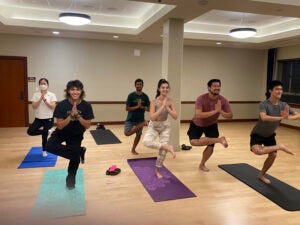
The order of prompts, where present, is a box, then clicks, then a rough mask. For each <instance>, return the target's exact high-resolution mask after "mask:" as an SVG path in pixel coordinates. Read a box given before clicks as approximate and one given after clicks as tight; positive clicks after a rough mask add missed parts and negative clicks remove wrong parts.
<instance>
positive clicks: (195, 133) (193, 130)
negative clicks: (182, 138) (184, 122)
mask: <svg viewBox="0 0 300 225" xmlns="http://www.w3.org/2000/svg"><path fill="white" fill-rule="evenodd" d="M203 133H204V134H205V137H209V138H218V137H219V129H218V124H217V123H215V124H213V125H211V126H208V127H200V126H197V125H196V124H194V122H193V121H191V122H190V127H189V130H188V132H187V135H188V136H189V139H190V140H192V139H199V138H201V136H202V135H203ZM209 146H214V144H212V145H209Z"/></svg>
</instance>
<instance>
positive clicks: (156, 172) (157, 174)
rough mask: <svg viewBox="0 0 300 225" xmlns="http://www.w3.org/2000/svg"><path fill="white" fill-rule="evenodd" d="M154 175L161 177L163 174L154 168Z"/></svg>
mask: <svg viewBox="0 0 300 225" xmlns="http://www.w3.org/2000/svg"><path fill="white" fill-rule="evenodd" d="M155 175H156V176H157V178H158V179H161V178H163V176H162V175H161V174H160V173H159V172H158V169H157V168H156V169H155Z"/></svg>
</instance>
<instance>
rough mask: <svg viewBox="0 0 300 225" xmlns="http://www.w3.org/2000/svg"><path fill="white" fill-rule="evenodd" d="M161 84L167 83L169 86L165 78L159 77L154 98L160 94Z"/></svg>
mask: <svg viewBox="0 0 300 225" xmlns="http://www.w3.org/2000/svg"><path fill="white" fill-rule="evenodd" d="M162 84H168V85H169V88H170V84H169V82H168V81H167V80H165V79H160V80H159V81H158V84H157V89H156V96H155V98H157V97H158V96H159V95H160V91H159V88H160V86H161V85H162Z"/></svg>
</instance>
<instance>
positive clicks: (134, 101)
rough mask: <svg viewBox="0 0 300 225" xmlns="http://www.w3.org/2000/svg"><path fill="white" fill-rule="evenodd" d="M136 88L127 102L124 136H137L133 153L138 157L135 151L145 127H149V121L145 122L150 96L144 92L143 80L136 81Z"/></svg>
mask: <svg viewBox="0 0 300 225" xmlns="http://www.w3.org/2000/svg"><path fill="white" fill-rule="evenodd" d="M134 86H135V89H136V91H134V92H131V93H130V94H129V95H128V97H127V100H126V111H127V112H128V113H127V118H126V121H125V127H124V134H125V135H126V136H131V135H133V134H136V136H135V138H134V141H133V145H132V148H131V153H132V154H134V155H138V153H137V152H136V150H135V149H136V146H137V145H138V143H139V141H140V139H141V136H142V131H143V127H144V126H147V125H148V123H147V121H145V111H148V112H149V106H150V101H149V98H148V95H146V94H145V93H144V92H143V91H142V90H143V87H144V82H143V80H142V79H136V80H135V82H134Z"/></svg>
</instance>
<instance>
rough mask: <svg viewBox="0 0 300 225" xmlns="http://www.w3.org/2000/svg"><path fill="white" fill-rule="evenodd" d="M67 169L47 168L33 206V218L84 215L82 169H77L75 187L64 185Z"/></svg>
mask: <svg viewBox="0 0 300 225" xmlns="http://www.w3.org/2000/svg"><path fill="white" fill-rule="evenodd" d="M66 176H67V170H66V169H62V170H47V171H46V172H45V175H44V178H43V181H42V184H41V187H40V190H39V193H38V197H37V199H36V202H35V205H34V207H33V217H34V218H40V219H45V218H48V219H50V218H62V217H70V216H80V215H85V193H84V182H83V170H82V169H81V168H79V169H78V171H77V175H76V186H75V189H73V190H69V189H67V187H66Z"/></svg>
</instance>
